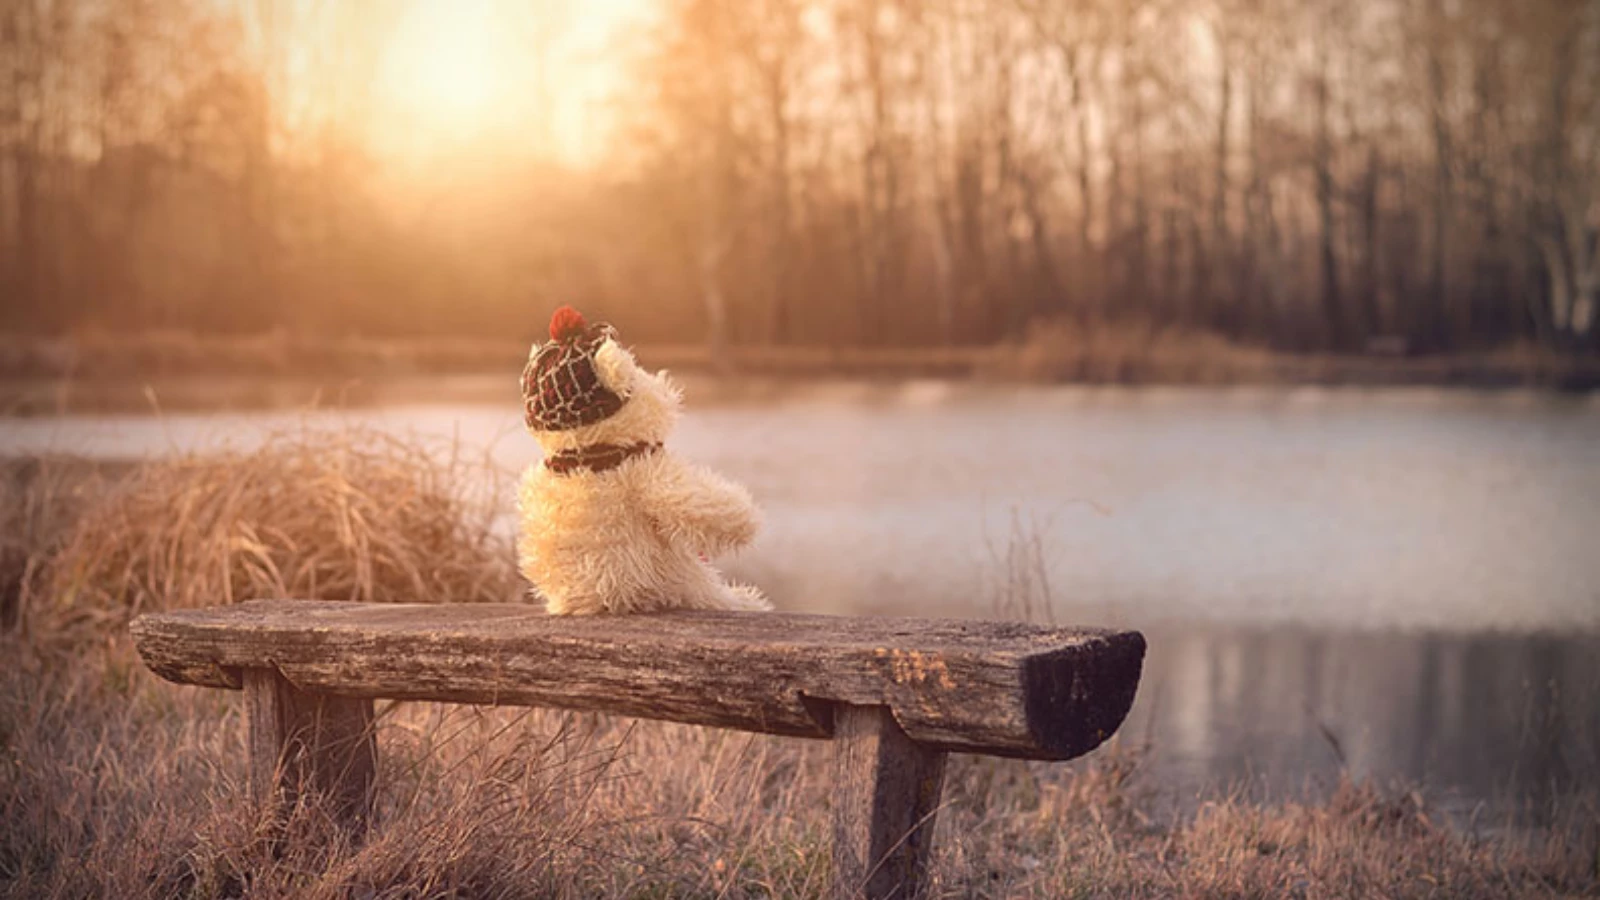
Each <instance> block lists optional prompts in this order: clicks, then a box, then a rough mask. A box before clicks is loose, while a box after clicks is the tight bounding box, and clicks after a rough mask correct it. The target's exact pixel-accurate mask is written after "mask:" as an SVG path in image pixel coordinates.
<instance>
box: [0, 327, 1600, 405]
mask: <svg viewBox="0 0 1600 900" xmlns="http://www.w3.org/2000/svg"><path fill="white" fill-rule="evenodd" d="M634 349H635V352H636V353H637V354H638V356H639V358H640V360H641V362H643V363H644V364H645V365H646V366H649V367H651V368H667V369H671V370H673V371H674V372H678V373H684V374H689V375H692V376H702V377H703V378H705V379H706V380H708V381H713V382H715V381H721V382H729V381H737V382H744V381H750V380H765V381H772V382H793V381H816V380H819V379H832V378H853V379H898V380H904V379H917V378H939V379H947V380H956V381H974V382H994V383H1026V384H1091V385H1288V386H1293V385H1321V386H1384V385H1392V386H1452V387H1467V388H1479V389H1483V388H1490V389H1493V388H1540V389H1549V390H1559V391H1589V390H1593V389H1595V388H1597V387H1600V358H1592V357H1579V356H1566V355H1560V354H1554V353H1550V352H1547V351H1542V350H1539V349H1537V348H1533V347H1529V346H1512V347H1505V348H1501V349H1498V350H1493V351H1485V352H1482V353H1475V354H1455V355H1432V356H1410V355H1406V354H1404V353H1403V352H1401V351H1403V348H1400V347H1395V346H1387V347H1380V348H1378V349H1380V350H1382V352H1375V353H1371V354H1366V355H1347V356H1336V355H1327V354H1288V353H1277V352H1271V351H1266V350H1262V349H1259V348H1253V347H1245V346H1241V345H1238V344H1233V343H1230V342H1228V341H1226V340H1224V339H1222V338H1220V337H1217V336H1216V335H1211V334H1206V333H1199V332H1182V331H1175V330H1171V329H1156V328H1153V327H1150V326H1148V325H1143V326H1141V325H1121V326H1115V327H1111V326H1107V327H1102V328H1099V329H1095V330H1092V331H1080V330H1078V329H1075V328H1073V327H1070V326H1065V325H1055V326H1046V327H1040V328H1036V329H1034V330H1033V331H1032V332H1030V334H1029V336H1028V337H1027V338H1026V339H1025V340H1023V341H1020V342H1016V343H1010V344H1002V345H995V346H989V347H933V348H914V347H906V348H858V347H755V346H733V347H729V348H728V349H727V351H726V352H725V353H724V354H723V356H722V357H721V358H720V359H713V357H712V355H711V354H710V353H709V351H708V350H707V349H706V348H705V347H702V346H671V345H646V346H640V347H636V348H634ZM526 354H527V344H526V343H525V342H523V341H521V340H483V339H467V338H441V339H428V340H419V339H411V338H406V339H399V338H395V339H383V340H376V339H370V338H360V337H346V338H332V337H312V336H292V335H289V334H287V333H284V332H274V333H270V334H265V335H255V336H205V337H200V336H196V335H191V334H186V333H173V332H150V333H144V334H137V335H108V334H86V335H81V336H78V337H73V338H34V337H22V336H15V335H12V336H0V414H5V415H51V414H62V413H94V412H102V413H104V412H141V411H153V410H158V409H217V408H226V409H284V408H300V407H305V406H309V405H321V406H356V407H359V406H373V405H382V404H386V403H393V402H397V401H403V400H408V399H413V398H418V397H421V398H437V399H438V400H439V401H440V402H470V401H471V400H472V399H473V398H475V397H478V396H485V395H487V394H488V393H490V389H489V388H488V386H489V385H499V386H500V387H501V388H503V386H504V384H505V383H507V382H508V381H510V382H512V383H514V380H515V376H516V373H518V372H520V371H521V367H522V364H523V362H524V360H525V358H526ZM492 393H493V396H494V398H495V400H496V401H498V400H500V399H502V396H501V395H502V394H506V393H507V392H506V391H504V390H493V391H492Z"/></svg>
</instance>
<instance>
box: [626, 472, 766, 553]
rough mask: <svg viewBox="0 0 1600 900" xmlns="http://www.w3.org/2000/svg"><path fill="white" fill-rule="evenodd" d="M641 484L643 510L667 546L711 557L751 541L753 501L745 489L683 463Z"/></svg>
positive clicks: (755, 522) (754, 513)
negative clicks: (667, 542)
mask: <svg viewBox="0 0 1600 900" xmlns="http://www.w3.org/2000/svg"><path fill="white" fill-rule="evenodd" d="M663 468H664V471H660V472H658V473H657V477H655V478H652V479H650V480H648V481H647V482H645V484H644V485H643V490H642V492H641V493H642V496H641V497H640V502H641V506H642V507H643V511H644V513H645V515H646V516H648V517H649V519H650V521H651V522H652V523H653V524H654V525H655V527H656V529H657V530H658V531H659V532H660V533H661V535H662V537H664V538H666V539H667V540H668V541H669V542H670V543H672V544H675V545H677V546H681V547H687V548H689V549H690V550H692V551H693V552H695V553H700V554H704V555H706V556H715V555H717V554H719V553H724V552H726V551H729V550H734V549H737V548H739V547H743V546H744V545H745V544H748V543H750V541H752V540H754V539H755V536H756V528H757V526H758V525H759V524H760V520H759V514H758V513H757V511H756V505H755V501H753V500H752V499H750V492H749V491H747V490H745V489H744V488H743V487H741V486H739V485H737V484H734V483H733V482H731V481H729V480H727V479H726V478H723V477H722V476H720V475H717V474H715V473H713V472H711V471H709V470H706V469H702V468H699V467H697V466H689V465H686V464H679V465H672V466H666V467H663Z"/></svg>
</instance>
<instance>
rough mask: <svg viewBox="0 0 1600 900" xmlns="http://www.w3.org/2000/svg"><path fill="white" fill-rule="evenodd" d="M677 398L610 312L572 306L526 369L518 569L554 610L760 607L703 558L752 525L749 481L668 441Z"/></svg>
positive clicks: (755, 596) (750, 534)
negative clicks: (537, 457)
mask: <svg viewBox="0 0 1600 900" xmlns="http://www.w3.org/2000/svg"><path fill="white" fill-rule="evenodd" d="M682 404H683V396H682V393H681V391H680V390H679V389H678V387H677V385H676V384H675V383H673V381H672V380H671V379H670V378H669V377H668V376H667V373H666V372H665V371H660V372H648V371H646V370H645V369H643V368H641V367H640V366H639V365H638V363H637V362H635V360H634V357H633V354H632V353H630V352H629V351H628V350H627V349H626V348H624V347H623V346H622V345H621V344H620V343H618V339H617V332H616V330H615V329H614V328H613V327H612V326H611V325H609V324H607V323H604V322H596V323H594V324H590V323H588V322H586V321H585V320H584V318H583V316H582V315H581V314H580V313H579V312H578V311H577V310H574V309H572V308H571V307H568V306H563V307H561V308H560V309H557V310H556V311H555V314H554V315H553V316H552V317H551V319H550V341H549V342H548V343H543V344H541V343H537V342H536V343H535V344H534V346H533V349H532V350H531V351H530V353H529V355H528V363H527V365H526V367H524V369H523V371H522V406H523V422H524V424H525V425H526V426H527V429H528V432H529V433H530V434H532V435H533V437H534V438H535V439H536V440H537V441H538V442H539V446H540V448H541V449H542V450H543V451H544V459H543V460H541V461H538V462H535V463H533V464H532V465H530V466H529V467H528V468H527V470H526V471H525V472H524V473H523V476H522V480H521V482H520V484H519V486H518V491H517V500H518V516H519V523H518V535H517V557H518V568H519V569H520V570H521V572H522V574H523V575H524V576H525V577H526V578H527V579H528V581H529V582H531V583H532V584H533V586H534V587H535V588H536V589H537V591H538V593H539V594H541V595H543V597H544V599H545V604H546V608H547V609H548V610H549V612H550V613H552V614H554V615H594V614H603V613H638V612H649V611H654V610H664V609H734V610H764V609H770V608H771V607H770V606H769V604H768V603H767V601H766V599H765V597H763V596H762V594H761V592H760V591H759V590H757V589H756V588H754V587H750V586H746V585H738V584H731V583H729V582H728V581H727V580H726V579H725V578H724V577H723V575H722V573H721V572H720V571H718V570H717V569H716V568H715V567H713V566H712V565H711V563H710V560H711V559H712V558H714V557H716V556H718V555H720V554H723V553H726V552H728V551H731V550H735V549H738V548H740V547H743V546H745V545H746V544H748V543H750V541H751V540H752V539H754V537H755V533H756V528H757V526H758V514H757V510H756V506H755V503H754V502H753V501H752V500H751V498H750V494H749V492H748V491H746V490H745V489H744V488H743V487H741V486H739V485H737V484H734V483H733V482H731V481H728V480H727V479H725V478H722V477H721V476H719V475H717V474H715V473H713V472H711V471H710V470H708V469H705V468H702V467H700V466H696V465H692V464H690V463H688V462H686V461H685V460H683V459H681V458H679V457H678V456H675V455H674V454H672V453H671V452H670V451H668V450H667V449H666V447H665V442H666V439H667V436H668V434H669V433H670V432H671V431H672V427H673V425H674V424H675V422H676V420H677V417H678V413H679V410H680V409H681V407H682Z"/></svg>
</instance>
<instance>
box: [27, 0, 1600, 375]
mask: <svg viewBox="0 0 1600 900" xmlns="http://www.w3.org/2000/svg"><path fill="white" fill-rule="evenodd" d="M508 6H513V7H514V6H516V4H508ZM376 9H377V5H376V4H371V5H369V4H344V3H337V4H334V3H316V2H311V0H240V2H238V3H237V4H235V5H223V4H218V3H214V2H209V0H170V2H168V0H118V2H111V0H7V2H5V3H4V4H0V290H3V293H4V297H5V302H4V304H3V309H0V329H4V330H9V331H15V332H44V333H62V332H72V331H74V330H81V329H99V330H105V331H113V332H115V331H122V330H127V329H144V328H161V329H188V330H193V331H197V332H212V331H228V332H257V331H262V330H267V329H273V328H282V329H288V330H290V331H294V332H307V333H338V334H354V333H359V334H369V335H389V334H403V335H415V334H439V333H448V334H452V335H471V334H493V335H501V336H503V335H507V334H512V333H515V334H518V335H529V336H531V335H533V334H535V333H537V331H538V330H539V325H540V320H541V317H542V316H544V315H546V314H547V313H548V311H549V309H550V308H551V307H553V306H554V305H556V304H557V303H563V302H567V303H574V304H577V305H579V306H580V307H582V308H584V309H585V310H586V311H592V312H593V314H595V315H601V316H606V317H609V318H612V319H613V320H615V321H618V322H619V323H622V324H624V325H625V326H626V333H627V334H628V335H629V336H630V337H633V338H635V339H638V340H652V341H680V342H682V341H705V342H708V343H710V344H711V345H712V346H713V347H717V346H720V345H725V344H730V343H731V344H744V345H761V344H772V345H818V344H831V345H843V344H848V345H860V346H878V345H884V346H886V345H929V346H933V345H961V344H973V343H990V342H994V341H997V340H1005V339H1009V338H1017V337H1021V336H1023V335H1025V334H1026V333H1027V332H1028V330H1029V329H1030V328H1031V327H1035V326H1036V325H1037V324H1038V323H1043V322H1049V321H1059V322H1067V323H1070V324H1071V325H1072V326H1073V327H1074V328H1080V329H1093V328H1095V327H1096V326H1098V325H1101V324H1112V325H1115V324H1117V323H1122V322H1136V323H1139V324H1140V325H1141V326H1145V327H1147V326H1149V325H1150V324H1152V323H1154V324H1155V325H1157V326H1159V327H1167V326H1172V327H1180V328H1185V329H1192V330H1202V331H1211V332H1216V333H1219V334H1222V335H1225V336H1227V337H1230V338H1233V339H1236V340H1239V341H1241V342H1246V343H1255V344H1261V345H1266V346H1271V347H1276V348H1281V349H1308V350H1309V349H1317V350H1335V351H1349V352H1364V351H1369V350H1373V349H1384V350H1387V351H1389V352H1393V351H1394V350H1396V349H1404V350H1406V351H1417V352H1430V351H1457V350H1470V349H1476V348H1482V347H1487V346H1492V345H1499V344H1504V343H1507V342H1513V341H1521V342H1528V343H1537V344H1539V345H1541V346H1545V347H1550V348H1559V349H1563V350H1569V351H1573V352H1591V353H1592V352H1595V351H1596V350H1597V349H1600V328H1597V327H1596V326H1595V319H1596V314H1597V310H1596V302H1597V295H1600V247H1597V242H1600V4H1597V3H1594V2H1589V0H1520V2H1516V0H1313V2H1296V0H1203V2H1193V0H1059V2H1051V0H927V2H920V3H919V2H909V0H662V2H661V5H660V10H659V13H660V14H659V15H658V16H656V17H654V18H652V19H651V20H650V22H649V24H648V25H646V26H641V28H642V30H641V31H640V32H639V33H637V34H633V35H631V36H630V38H629V39H628V40H626V41H619V42H617V44H616V55H617V58H618V60H619V62H618V65H621V66H625V67H626V71H627V72H628V73H629V77H628V79H627V80H626V84H625V85H624V86H623V87H622V88H621V89H619V90H618V91H617V96H616V97H615V98H614V101H613V102H612V103H611V104H609V105H608V107H607V109H606V111H605V113H606V116H607V117H608V121H611V122H612V123H613V125H612V128H611V139H610V140H609V141H608V142H607V145H606V149H605V151H604V152H603V153H601V154H599V155H598V156H597V157H596V158H592V159H586V160H582V161H578V162H574V161H571V160H560V159H558V158H556V157H554V156H553V155H551V154H549V153H543V152H541V151H540V148H539V147H538V146H536V145H535V143H534V138H533V137H531V136H533V135H537V134H539V133H541V130H543V131H544V133H546V134H547V133H548V127H547V126H545V125H539V124H538V123H530V126H529V129H528V133H529V135H530V138H529V146H528V147H522V146H516V147H508V148H502V149H503V150H504V152H499V153H496V154H492V155H491V156H485V157H483V158H474V159H472V160H464V161H458V162H455V163H452V162H451V161H449V160H443V161H440V162H438V163H437V164H435V165H433V166H431V167H429V168H428V169H427V170H426V171H423V172H421V173H411V175H410V176H408V177H409V179H410V180H409V181H408V182H404V183H402V182H401V181H400V180H399V179H397V178H395V177H393V176H392V175H386V174H384V168H383V166H382V165H380V164H379V160H381V159H382V158H383V148H382V147H374V146H372V145H371V143H372V142H371V140H370V139H366V138H363V136H362V133H361V132H359V131H358V130H355V129H352V128H348V127H345V125H344V123H346V122H348V121H351V120H353V119H354V118H357V117H356V116H355V115H354V112H358V111H359V110H360V109H361V108H362V104H363V103H365V102H366V92H367V90H368V85H369V83H370V81H371V78H372V77H373V73H374V71H375V69H376V65H377V62H376V61H377V59H378V58H379V56H380V55H381V48H382V46H383V31H382V24H381V23H377V24H375V23H374V19H373V16H374V15H375V10H376ZM579 9H581V7H579ZM573 15H581V12H577V13H569V14H568V15H566V16H564V17H551V18H550V20H549V21H551V22H552V23H554V22H556V21H557V20H563V21H567V22H570V20H571V18H572V16H573ZM549 38H550V36H549V35H546V36H545V39H544V40H542V41H537V42H534V43H535V44H538V45H539V46H530V51H529V52H541V51H540V46H547V45H548V43H549ZM308 73H310V74H308ZM553 81H554V83H555V84H557V85H559V82H560V73H559V72H557V73H554V75H553ZM535 89H537V90H540V91H545V92H548V91H549V90H551V85H550V84H545V85H538V86H530V91H532V90H535ZM510 143H515V142H514V141H512V142H510ZM485 160H488V161H485Z"/></svg>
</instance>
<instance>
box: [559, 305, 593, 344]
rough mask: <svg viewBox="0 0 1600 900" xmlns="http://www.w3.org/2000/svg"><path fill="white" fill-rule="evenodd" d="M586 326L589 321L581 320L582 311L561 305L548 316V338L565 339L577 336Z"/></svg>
mask: <svg viewBox="0 0 1600 900" xmlns="http://www.w3.org/2000/svg"><path fill="white" fill-rule="evenodd" d="M587 327H589V323H588V322H585V321H584V320H583V313H580V312H578V311H577V310H575V309H573V308H572V307H570V306H563V307H561V308H560V309H557V310H556V311H555V313H554V314H552V315H551V316H550V340H552V341H565V340H570V339H572V338H576V337H579V336H581V335H582V334H583V330H584V329H585V328H587Z"/></svg>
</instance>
